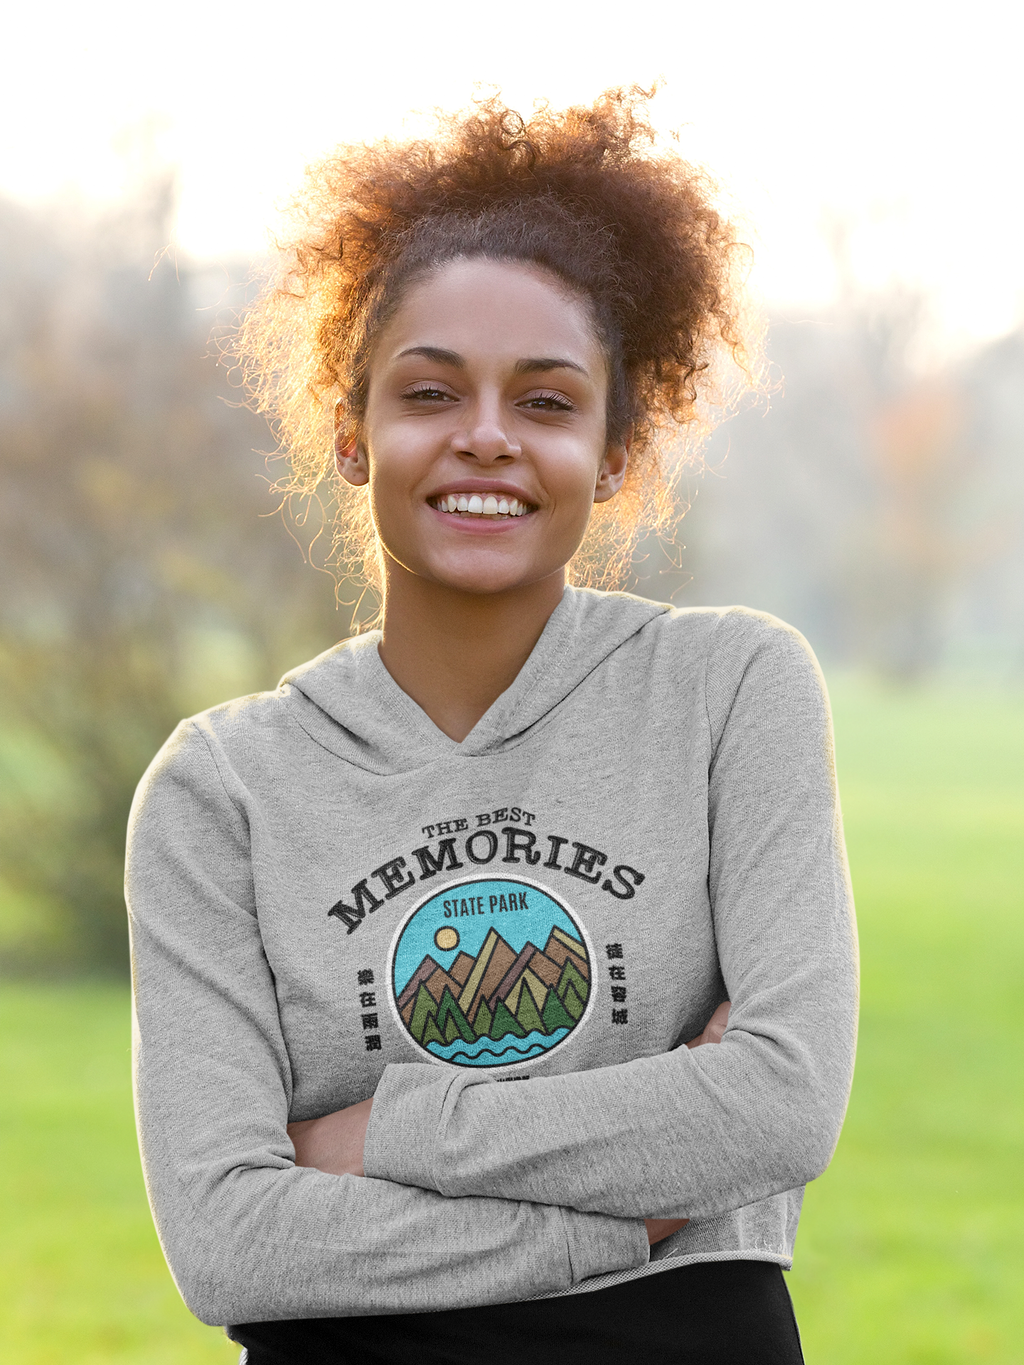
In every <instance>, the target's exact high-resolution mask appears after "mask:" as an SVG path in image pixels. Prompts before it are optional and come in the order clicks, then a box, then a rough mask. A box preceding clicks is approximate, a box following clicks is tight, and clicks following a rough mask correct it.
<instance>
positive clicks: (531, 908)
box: [389, 877, 592, 1066]
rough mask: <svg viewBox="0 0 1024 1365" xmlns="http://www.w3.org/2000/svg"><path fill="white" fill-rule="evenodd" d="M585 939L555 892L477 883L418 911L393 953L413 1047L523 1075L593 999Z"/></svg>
mask: <svg viewBox="0 0 1024 1365" xmlns="http://www.w3.org/2000/svg"><path fill="white" fill-rule="evenodd" d="M591 971H592V969H591V956H590V952H589V949H588V948H587V944H586V940H585V938H584V935H583V932H582V930H581V929H580V927H579V926H578V925H577V923H576V921H575V920H574V919H573V917H572V915H571V914H570V913H569V911H568V910H567V909H566V908H565V906H564V905H563V904H562V903H561V901H559V900H556V899H555V897H554V896H553V895H552V894H551V892H550V891H547V890H545V889H544V888H543V887H540V886H537V885H536V884H535V883H534V882H529V881H525V880H523V879H521V878H511V877H499V878H490V877H474V878H470V879H468V880H466V881H463V882H456V883H455V884H453V885H448V886H446V887H445V888H444V889H443V890H441V891H438V892H436V893H435V894H434V895H432V896H430V897H429V898H428V899H427V900H425V901H423V902H422V904H420V905H418V906H416V907H415V908H414V909H413V910H412V911H411V912H410V914H409V916H408V918H407V919H406V920H405V922H404V923H403V924H402V926H401V927H400V928H399V930H398V933H397V935H396V937H395V941H394V944H393V945H392V949H391V959H390V965H389V979H390V984H391V991H392V1000H393V1002H394V1005H395V1009H396V1011H397V1013H398V1016H399V1018H400V1019H401V1021H402V1024H403V1026H404V1027H405V1030H406V1032H407V1033H408V1034H409V1037H410V1038H411V1039H412V1040H413V1042H414V1043H415V1044H416V1046H417V1047H419V1048H422V1049H423V1051H424V1052H426V1053H428V1054H429V1055H430V1056H431V1057H433V1058H436V1059H438V1060H440V1061H443V1062H448V1063H450V1064H451V1065H452V1066H515V1065H517V1064H518V1063H520V1062H525V1061H528V1060H529V1059H530V1058H532V1057H540V1056H541V1055H543V1054H544V1053H547V1052H550V1051H552V1049H553V1048H556V1047H558V1045H559V1044H560V1043H564V1042H565V1040H566V1038H568V1036H569V1035H570V1033H572V1031H573V1029H575V1028H576V1026H577V1024H578V1023H579V1022H580V1020H581V1019H582V1018H583V1015H584V1013H585V1011H586V1008H587V1001H588V999H589V998H590V979H591Z"/></svg>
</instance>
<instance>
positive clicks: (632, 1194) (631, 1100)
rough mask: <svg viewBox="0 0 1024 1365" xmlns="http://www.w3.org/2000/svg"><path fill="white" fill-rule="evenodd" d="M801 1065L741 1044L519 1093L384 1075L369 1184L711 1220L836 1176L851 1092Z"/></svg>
mask: <svg viewBox="0 0 1024 1365" xmlns="http://www.w3.org/2000/svg"><path fill="white" fill-rule="evenodd" d="M801 1051H802V1049H801V1047H800V1045H799V1043H798V1041H797V1040H796V1039H794V1038H789V1039H785V1040H778V1041H775V1042H770V1041H768V1040H766V1039H765V1038H762V1037H758V1036H756V1035H750V1034H747V1035H744V1034H743V1033H742V1032H740V1031H739V1030H736V1031H730V1033H729V1034H728V1035H727V1037H726V1040H725V1042H724V1043H723V1044H722V1045H721V1046H719V1047H713V1048H700V1049H699V1050H697V1051H695V1052H691V1051H688V1050H687V1049H685V1048H681V1049H678V1050H676V1051H674V1052H671V1053H667V1054H664V1055H662V1056H660V1057H649V1058H642V1059H639V1060H637V1061H635V1062H631V1063H628V1064H626V1065H623V1066H616V1067H607V1068H603V1069H600V1070H596V1071H590V1072H584V1073H576V1074H572V1075H566V1076H556V1077H551V1078H539V1077H538V1078H535V1079H533V1080H531V1081H529V1082H528V1083H527V1084H525V1085H519V1086H503V1085H488V1084H478V1083H474V1082H475V1080H476V1078H475V1077H463V1076H458V1077H452V1078H448V1077H438V1075H437V1072H436V1069H435V1068H432V1067H429V1066H417V1065H410V1066H399V1067H389V1068H388V1069H387V1071H386V1072H385V1074H384V1077H383V1078H382V1080H381V1083H380V1085H379V1086H378V1089H377V1095H376V1097H375V1103H374V1114H373V1118H372V1120H371V1123H370V1126H369V1130H368V1133H367V1142H366V1150H365V1155H364V1164H365V1169H366V1171H367V1172H368V1173H369V1174H370V1175H378V1176H379V1175H383V1174H386V1175H387V1176H388V1177H389V1178H392V1179H396V1180H400V1181H402V1182H405V1183H409V1184H417V1185H421V1186H422V1187H424V1188H428V1189H434V1190H437V1191H438V1192H441V1193H444V1194H446V1195H450V1196H456V1195H469V1194H482V1193H487V1194H492V1195H499V1196H501V1197H503V1198H509V1199H530V1200H532V1201H535V1202H539V1203H552V1204H561V1205H565V1206H567V1207H571V1208H575V1209H580V1210H586V1211H600V1212H604V1213H609V1214H613V1215H615V1216H618V1217H644V1218H647V1217H655V1216H662V1217H666V1218H668V1217H690V1218H693V1217H704V1216H709V1215H711V1214H714V1213H718V1212H722V1211H723V1210H724V1209H727V1208H737V1207H740V1206H742V1205H744V1204H748V1203H754V1202H756V1201H757V1200H760V1199H763V1198H765V1197H766V1196H768V1195H770V1194H774V1193H777V1192H780V1191H783V1190H787V1189H791V1188H793V1187H795V1186H798V1185H802V1184H804V1183H805V1182H806V1181H807V1180H809V1179H812V1178H813V1177H814V1176H815V1175H817V1174H819V1173H820V1170H821V1169H823V1168H824V1165H825V1164H827V1161H828V1159H829V1157H830V1155H831V1152H832V1149H833V1147H834V1144H835V1139H836V1136H837V1134H838V1130H839V1125H840V1122H841V1118H842V1113H843V1109H844V1105H845V1087H846V1079H845V1075H844V1074H841V1073H839V1071H838V1069H836V1070H831V1071H830V1068H828V1067H825V1068H822V1069H821V1072H822V1074H820V1075H818V1076H816V1075H815V1068H814V1066H813V1065H812V1062H811V1060H810V1059H809V1058H807V1057H806V1056H801V1055H800V1054H801ZM844 1070H845V1069H844ZM495 1135H500V1140H498V1139H497V1138H496V1137H495Z"/></svg>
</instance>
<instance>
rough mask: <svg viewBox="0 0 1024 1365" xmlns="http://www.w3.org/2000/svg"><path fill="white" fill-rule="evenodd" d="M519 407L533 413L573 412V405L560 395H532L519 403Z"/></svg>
mask: <svg viewBox="0 0 1024 1365" xmlns="http://www.w3.org/2000/svg"><path fill="white" fill-rule="evenodd" d="M520 407H524V408H532V409H533V411H534V412H575V410H576V408H575V404H573V403H570V402H569V400H568V398H566V397H565V395H564V394H561V393H534V394H531V395H530V397H529V398H525V399H523V400H522V402H521V403H520Z"/></svg>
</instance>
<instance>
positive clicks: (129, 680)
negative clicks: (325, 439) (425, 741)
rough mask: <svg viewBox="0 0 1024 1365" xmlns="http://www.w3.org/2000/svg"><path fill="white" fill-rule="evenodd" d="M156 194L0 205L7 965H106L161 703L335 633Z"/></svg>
mask: <svg viewBox="0 0 1024 1365" xmlns="http://www.w3.org/2000/svg"><path fill="white" fill-rule="evenodd" d="M173 207H174V204H173V183H172V180H171V177H170V176H169V175H167V174H163V173H154V174H149V175H148V176H147V177H146V178H145V179H144V180H143V181H142V182H141V183H140V184H138V185H137V186H136V188H135V190H134V192H133V193H132V195H131V196H130V198H129V200H128V201H127V202H126V203H125V204H124V205H123V206H122V207H121V209H120V210H119V211H117V212H116V213H112V214H109V215H108V216H106V217H105V218H103V219H96V220H93V221H91V222H90V220H89V219H88V218H87V217H86V215H85V214H84V213H81V212H78V213H75V212H73V211H71V210H69V211H67V212H66V213H65V214H64V215H63V217H62V218H58V217H56V216H54V215H52V214H51V215H44V214H42V213H37V212H30V211H28V210H25V209H21V208H15V207H14V206H12V205H6V206H3V207H0V258H2V260H3V266H2V267H0V270H2V272H3V275H4V276H6V278H4V279H3V280H2V281H0V282H2V284H3V285H4V286H5V288H4V289H3V290H2V291H0V292H2V293H3V294H4V297H5V298H6V300H7V303H6V307H4V308H3V310H2V312H0V348H2V372H3V375H4V378H3V383H2V387H0V575H2V579H3V583H4V591H3V594H2V600H0V687H2V691H3V696H4V712H3V718H2V720H0V786H2V792H0V802H2V806H0V814H2V822H0V878H2V884H3V885H2V892H0V895H2V897H3V904H5V905H6V907H7V912H8V913H7V920H8V930H7V932H6V934H5V933H4V932H3V930H2V928H0V966H3V967H5V968H6V969H7V970H8V971H11V970H18V969H21V970H29V969H33V970H38V969H40V968H41V967H44V966H45V967H47V968H48V969H54V970H57V969H59V970H68V969H100V970H109V969H119V970H123V969H124V968H125V966H126V962H127V957H126V934H125V922H124V919H125V917H124V906H123V900H122V893H121V881H122V865H123V850H124V830H125V824H126V820H127V815H128V808H129V805H130V802H131V797H132V793H133V790H134V787H135V784H136V783H137V781H138V779H139V777H140V776H141V774H142V771H143V769H144V768H145V766H146V764H147V763H148V762H149V760H150V759H151V758H152V756H153V754H154V752H155V751H156V749H157V748H158V747H159V745H160V744H161V743H162V742H163V740H164V739H165V738H166V736H167V734H168V733H169V731H170V730H171V729H172V728H173V726H174V724H175V723H176V722H177V720H178V719H179V718H180V716H181V715H183V714H188V713H190V712H192V711H195V710H197V709H200V708H201V707H203V706H206V705H210V704H213V703H215V702H217V701H221V700H224V699H225V698H227V697H228V696H231V695H236V694H238V693H240V692H247V691H252V690H255V689H258V688H263V687H267V686H273V685H274V684H275V682H276V681H277V677H278V676H279V675H280V673H281V672H282V671H283V670H284V669H285V668H286V667H287V666H288V665H290V664H293V663H296V662H298V661H300V660H301V659H303V658H305V657H308V656H309V655H310V654H312V653H316V652H318V651H319V650H321V649H324V648H326V647H328V646H329V645H330V644H332V643H333V642H334V641H335V640H337V639H338V638H340V637H342V636H343V635H345V634H346V633H347V632H348V627H349V620H348V617H347V616H346V614H345V613H344V612H343V611H342V612H339V611H338V609H337V607H336V602H335V593H334V583H333V580H331V579H330V578H328V577H327V576H326V575H324V574H317V573H312V572H311V571H310V569H309V567H308V565H307V564H305V563H304V562H303V555H302V553H301V552H300V550H299V548H298V547H297V545H296V543H295V541H294V540H293V539H292V538H291V537H290V535H289V534H288V532H287V530H286V529H285V527H284V526H283V525H282V522H281V519H280V518H279V517H275V516H274V511H275V507H276V502H275V500H274V498H273V497H272V496H271V495H270V493H269V491H268V480H267V476H266V469H265V460H264V458H263V457H262V456H261V455H259V454H258V453H257V448H259V447H261V446H262V447H263V449H266V448H267V447H268V446H272V445H273V441H272V438H271V436H270V433H269V432H268V430H267V427H266V425H265V424H264V423H263V422H262V421H261V420H260V419H257V418H255V417H254V416H253V415H252V414H251V413H249V412H248V411H246V410H245V409H242V408H240V407H239V406H238V405H237V404H231V403H230V402H226V401H225V399H229V400H230V399H231V398H232V397H233V396H234V395H233V394H232V391H231V390H230V388H229V387H228V385H227V382H226V380H227V375H226V371H225V370H224V368H223V367H222V366H218V364H217V361H216V359H215V357H214V354H213V351H214V348H213V347H212V346H211V345H210V342H209V338H210V334H211V330H212V329H213V328H214V326H215V324H216V322H217V319H218V316H220V314H221V312H222V310H223V309H224V308H230V307H232V306H237V305H238V304H240V303H241V302H242V296H243V293H244V286H243V285H240V284H239V283H238V282H237V280H236V279H235V278H233V276H232V273H231V272H230V271H228V270H198V269H193V268H189V267H183V266H181V265H180V264H179V263H177V262H175V261H174V260H173V258H172V257H171V256H170V254H169V253H167V252H166V250H165V247H166V243H167V241H168V239H169V237H170V232H171V227H170V219H171V214H172V210H173ZM154 262H156V264H155V265H154ZM314 511H315V509H314ZM261 518H262V519H261Z"/></svg>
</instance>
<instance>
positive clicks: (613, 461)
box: [338, 258, 628, 593]
mask: <svg viewBox="0 0 1024 1365" xmlns="http://www.w3.org/2000/svg"><path fill="white" fill-rule="evenodd" d="M607 382H608V381H607V364H606V361H605V356H604V352H603V349H602V347H601V344H600V342H599V340H598V338H597V337H596V335H595V332H594V328H593V324H592V322H591V320H590V316H589V313H588V310H587V307H586V305H585V304H584V303H583V302H582V301H581V300H579V299H578V298H576V297H574V296H573V295H571V294H570V293H569V292H568V291H567V290H566V289H565V288H563V287H562V286H561V285H560V284H559V283H558V282H557V281H556V280H555V279H554V278H553V277H552V276H550V275H548V274H546V273H545V272H544V271H543V270H541V269H540V268H536V267H532V266H529V265H525V264H524V265H520V264H512V263H506V262H500V261H492V260H488V259H483V258H474V259H469V260H467V259H461V260H456V261H452V262H451V263H449V264H447V265H445V266H443V267H441V268H439V269H438V270H436V271H435V272H434V273H432V274H431V275H430V276H429V277H428V278H427V279H426V280H424V281H422V282H420V283H419V284H417V285H415V286H414V287H413V288H412V289H411V290H410V292H409V293H408V295H407V296H406V298H405V299H404V301H403V302H402V305H401V306H400V308H399V309H398V311H397V312H396V313H395V315H394V316H393V317H392V318H391V320H390V321H389V322H388V323H387V325H386V326H385V327H384V328H383V329H382V331H381V334H380V336H379V337H378V338H377V340H376V342H375V345H374V348H373V352H372V355H371V359H370V366H369V386H368V394H367V404H366V415H365V419H364V422H363V429H362V436H361V440H360V441H359V442H358V443H357V444H356V445H354V446H351V447H348V448H346V449H343V450H339V452H338V467H339V469H340V471H341V473H342V475H343V476H344V477H345V478H346V479H348V481H349V482H350V483H355V484H361V483H367V482H368V483H369V494H370V500H371V507H372V512H373V519H374V524H375V526H376V529H377V535H378V537H379V539H380V543H381V545H382V547H383V550H384V554H385V560H386V568H387V571H388V573H393V572H394V571H396V570H397V571H399V572H401V571H405V572H407V573H411V574H414V575H416V576H417V577H420V578H423V579H426V580H428V581H431V582H434V583H437V584H440V585H443V586H444V587H446V588H449V589H454V590H456V591H462V592H469V593H495V592H507V591H510V590H514V589H515V588H517V587H525V586H527V585H532V584H535V583H538V582H540V581H541V580H544V579H548V578H551V577H552V576H556V575H557V576H561V575H562V573H563V570H564V566H565V565H566V564H567V563H568V561H569V560H570V559H571V558H572V556H573V554H574V553H575V551H576V549H577V548H578V546H579V544H580V541H581V540H582V539H583V535H584V532H585V531H586V527H587V521H588V518H589V516H590V512H591V509H592V507H593V505H594V503H595V502H600V501H605V500H606V499H608V498H610V497H612V496H614V494H615V493H616V492H617V491H618V489H619V487H620V486H621V484H622V479H623V476H624V473H625V468H626V460H627V454H628V452H627V447H626V446H625V445H618V446H612V447H609V446H608V445H607V442H606V436H605V404H606V397H607ZM388 561H389V562H388Z"/></svg>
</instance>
